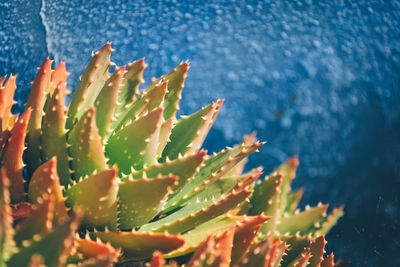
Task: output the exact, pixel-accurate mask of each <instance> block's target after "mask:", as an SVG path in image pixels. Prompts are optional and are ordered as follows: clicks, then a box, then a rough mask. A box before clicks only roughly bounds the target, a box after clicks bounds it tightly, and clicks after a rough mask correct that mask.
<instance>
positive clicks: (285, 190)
mask: <svg viewBox="0 0 400 267" xmlns="http://www.w3.org/2000/svg"><path fill="white" fill-rule="evenodd" d="M298 165H299V159H298V157H297V156H294V157H292V158H290V159H288V160H287V161H286V162H285V163H283V164H282V165H281V166H279V167H278V168H277V169H276V170H275V172H277V173H281V174H282V185H281V190H280V191H281V192H280V200H279V210H280V212H281V213H283V212H284V210H285V208H286V205H287V203H286V202H287V198H288V194H289V192H290V185H291V183H292V180H293V179H294V178H295V177H296V169H297V166H298Z"/></svg>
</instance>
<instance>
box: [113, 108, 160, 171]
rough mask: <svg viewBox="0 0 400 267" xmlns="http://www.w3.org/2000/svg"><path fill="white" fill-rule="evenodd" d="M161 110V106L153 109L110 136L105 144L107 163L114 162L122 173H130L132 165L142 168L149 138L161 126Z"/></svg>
mask: <svg viewBox="0 0 400 267" xmlns="http://www.w3.org/2000/svg"><path fill="white" fill-rule="evenodd" d="M162 112H163V111H162V108H157V109H154V110H153V111H151V112H150V113H148V114H147V115H146V116H143V117H140V118H139V119H137V120H135V121H133V122H131V123H129V124H128V125H126V126H125V127H124V128H123V129H121V130H120V131H118V133H116V134H115V135H113V136H111V137H110V139H109V140H108V143H107V144H106V155H107V157H108V158H109V159H110V160H109V161H108V164H109V165H113V164H114V163H116V164H117V165H118V170H119V172H120V173H124V174H130V173H131V172H132V169H131V168H132V167H133V168H134V169H141V168H143V158H142V155H143V153H144V151H145V149H146V147H147V144H148V142H149V138H150V137H151V136H152V134H153V133H154V132H155V131H156V129H157V128H159V127H160V126H161V125H160V122H161V118H162Z"/></svg>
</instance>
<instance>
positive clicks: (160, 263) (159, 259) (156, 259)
mask: <svg viewBox="0 0 400 267" xmlns="http://www.w3.org/2000/svg"><path fill="white" fill-rule="evenodd" d="M164 264H165V260H164V257H163V255H162V253H161V252H160V251H155V252H154V253H153V257H152V259H151V262H150V267H164Z"/></svg>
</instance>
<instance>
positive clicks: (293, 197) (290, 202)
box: [285, 188, 304, 213]
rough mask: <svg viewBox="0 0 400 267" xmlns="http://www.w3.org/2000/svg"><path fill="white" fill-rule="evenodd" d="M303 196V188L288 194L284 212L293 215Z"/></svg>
mask: <svg viewBox="0 0 400 267" xmlns="http://www.w3.org/2000/svg"><path fill="white" fill-rule="evenodd" d="M303 194H304V188H299V189H297V190H295V191H292V192H290V193H289V194H288V196H287V200H286V208H285V212H287V213H293V212H294V211H295V210H296V209H297V206H298V205H299V203H300V200H301V198H302V196H303Z"/></svg>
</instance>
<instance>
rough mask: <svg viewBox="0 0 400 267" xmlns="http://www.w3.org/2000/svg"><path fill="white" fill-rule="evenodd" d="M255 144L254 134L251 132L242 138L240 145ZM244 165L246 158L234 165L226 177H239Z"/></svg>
mask: <svg viewBox="0 0 400 267" xmlns="http://www.w3.org/2000/svg"><path fill="white" fill-rule="evenodd" d="M256 142H257V138H256V133H255V132H253V133H251V134H247V135H245V136H244V137H243V141H242V144H243V145H245V146H249V145H252V144H254V143H256ZM246 163H247V158H244V159H243V160H241V161H240V162H239V163H238V164H236V165H235V166H234V167H233V168H232V169H231V170H230V171H229V172H228V173H227V174H226V175H228V176H235V175H241V174H242V173H243V170H244V166H245V165H246Z"/></svg>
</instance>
